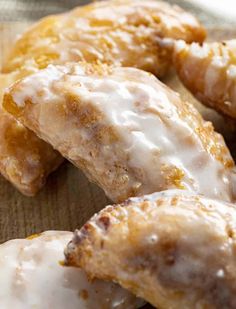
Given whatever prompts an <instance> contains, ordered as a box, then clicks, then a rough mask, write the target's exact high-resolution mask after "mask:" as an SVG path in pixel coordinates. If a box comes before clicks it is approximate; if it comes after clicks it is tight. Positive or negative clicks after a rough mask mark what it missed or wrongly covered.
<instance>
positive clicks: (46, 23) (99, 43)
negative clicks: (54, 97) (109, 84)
mask: <svg viewBox="0 0 236 309" xmlns="http://www.w3.org/2000/svg"><path fill="white" fill-rule="evenodd" d="M163 37H169V38H174V39H183V40H185V41H186V42H193V41H197V42H202V41H203V40H204V38H205V30H204V28H203V27H202V26H201V25H200V23H199V22H198V21H197V19H196V18H195V17H194V16H192V15H191V14H189V13H187V12H185V11H183V10H182V9H180V8H178V7H177V6H170V5H169V4H167V3H164V2H158V1H153V0H148V1H147V0H145V1H142V0H114V1H101V2H96V3H93V4H90V5H87V6H84V7H78V8H76V9H74V10H72V11H71V12H69V13H65V14H61V15H56V16H49V17H46V18H44V19H43V20H42V21H40V22H39V23H37V24H36V25H34V26H33V27H32V28H31V29H30V30H28V31H27V32H26V33H25V34H23V35H22V37H21V38H20V39H19V40H18V41H17V42H16V44H15V46H14V48H13V50H12V52H11V54H10V56H9V58H8V60H7V61H6V63H5V65H4V67H3V70H4V72H10V71H14V70H16V69H21V70H22V69H24V70H28V69H30V68H37V69H42V68H45V67H46V66H47V65H48V64H50V63H54V64H61V63H62V64H63V63H65V62H68V61H82V60H83V61H87V62H97V61H99V62H103V63H107V64H112V65H115V64H117V65H122V66H129V67H137V68H140V69H144V70H146V71H150V72H152V73H155V74H156V75H158V76H163V75H164V73H165V72H166V70H167V68H168V66H169V65H170V63H171V54H170V51H169V50H168V49H166V48H163V47H160V46H159V44H157V41H158V38H163ZM36 38H37V39H36Z"/></svg>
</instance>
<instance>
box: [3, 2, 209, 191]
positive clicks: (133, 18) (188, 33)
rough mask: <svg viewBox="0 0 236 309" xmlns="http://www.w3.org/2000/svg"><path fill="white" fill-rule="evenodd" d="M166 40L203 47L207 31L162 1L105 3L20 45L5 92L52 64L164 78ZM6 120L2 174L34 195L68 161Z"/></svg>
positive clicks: (59, 19) (41, 27)
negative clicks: (107, 67) (99, 65)
mask: <svg viewBox="0 0 236 309" xmlns="http://www.w3.org/2000/svg"><path fill="white" fill-rule="evenodd" d="M162 37H171V38H175V39H183V40H186V41H187V42H192V41H199V42H202V41H203V39H204V37H205V30H204V28H203V27H202V26H201V25H200V24H199V22H198V21H197V20H196V18H195V17H193V16H192V15H191V14H188V13H187V12H185V11H183V10H181V9H180V8H178V7H176V6H170V5H168V4H166V3H163V2H157V1H141V0H114V1H109V2H108V1H103V2H99V3H93V4H90V5H88V6H84V7H78V8H76V9H75V10H73V11H71V12H69V13H65V14H61V15H57V16H50V17H46V18H44V19H43V20H42V21H40V22H39V23H37V24H36V25H34V26H33V27H31V29H30V30H28V31H27V32H26V33H24V34H23V35H22V36H21V38H20V39H19V40H18V41H17V42H16V44H15V46H14V47H13V50H12V52H11V54H10V56H9V58H8V60H7V61H6V62H5V64H4V66H3V72H5V73H10V72H11V73H10V74H2V75H1V76H0V85H1V89H2V90H3V89H4V88H5V87H6V86H9V85H10V83H11V81H15V80H17V79H19V78H20V77H22V76H25V75H30V74H31V73H32V72H35V71H36V70H38V69H42V68H45V67H46V66H47V65H48V64H49V63H65V62H68V61H78V60H86V61H89V62H105V63H110V64H112V65H123V66H128V65H129V66H136V67H140V68H142V69H145V70H147V71H151V72H154V73H155V74H157V75H158V76H162V75H163V74H164V73H165V72H166V70H167V68H168V66H169V64H170V58H171V56H170V55H171V54H170V51H169V50H168V49H167V48H164V47H159V45H158V44H157V41H158V39H161V38H162ZM0 92H1V90H0ZM0 102H1V93H0ZM0 121H1V134H0V152H1V156H0V172H1V173H2V174H3V175H4V176H5V177H6V178H7V179H8V180H10V181H11V182H12V183H13V184H14V185H15V186H16V187H17V188H18V189H19V190H20V191H21V192H22V193H24V194H26V195H34V194H35V193H36V192H37V191H38V190H39V189H40V188H41V187H42V185H43V183H44V182H45V179H46V176H47V175H48V174H49V173H50V172H51V171H52V170H54V169H56V168H57V166H58V165H59V164H60V163H61V162H62V158H61V157H60V156H59V155H58V154H57V153H56V152H55V151H53V150H52V149H51V147H50V146H48V145H46V143H44V142H42V141H40V140H39V139H38V138H37V137H36V136H34V134H32V133H31V132H30V131H28V130H27V129H26V128H24V127H23V125H21V124H20V123H19V122H16V121H14V120H13V117H10V116H9V115H8V114H6V113H3V112H2V110H0Z"/></svg>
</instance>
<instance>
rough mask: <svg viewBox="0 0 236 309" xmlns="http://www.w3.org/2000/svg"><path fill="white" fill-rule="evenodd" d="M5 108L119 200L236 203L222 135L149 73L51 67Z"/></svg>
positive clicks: (15, 89)
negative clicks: (191, 198)
mask: <svg viewBox="0 0 236 309" xmlns="http://www.w3.org/2000/svg"><path fill="white" fill-rule="evenodd" d="M3 105H4V108H5V109H6V110H7V111H8V112H10V113H12V114H13V115H14V117H17V118H18V119H19V120H20V121H21V122H22V123H23V124H24V125H26V126H27V127H28V128H29V129H31V130H33V131H34V132H35V133H36V134H37V135H38V136H39V137H41V138H43V139H44V140H45V141H47V142H48V143H50V144H51V145H53V147H54V148H55V149H57V150H58V151H59V152H60V153H61V154H62V155H63V156H65V157H66V158H68V159H69V160H70V161H71V162H73V163H74V164H75V165H76V166H77V167H79V168H81V169H82V170H83V171H84V172H85V173H86V175H87V176H88V177H89V179H90V180H92V181H93V182H95V183H97V184H98V185H99V186H100V187H101V188H103V189H104V191H105V192H106V194H107V195H108V196H109V197H110V198H111V199H112V200H113V201H123V200H125V199H126V198H128V197H130V196H137V195H143V194H147V193H151V192H156V191H161V190H165V189H169V188H180V189H188V190H192V191H196V192H198V193H202V194H206V195H207V196H210V197H214V198H216V197H217V198H220V199H223V200H227V201H232V200H235V196H234V190H233V184H232V181H231V177H232V172H233V168H234V162H233V160H232V158H231V156H230V153H229V151H228V149H227V147H226V145H225V143H224V140H223V138H222V136H221V135H220V134H217V133H216V132H215V131H214V129H213V126H212V124H211V123H209V122H205V121H204V120H203V119H202V117H201V115H200V114H199V113H198V112H197V110H196V109H195V108H194V107H193V106H192V105H190V104H188V103H186V102H184V101H183V100H182V99H181V98H180V97H179V95H178V94H177V93H175V92H173V91H172V90H171V89H169V88H168V87H166V86H165V85H164V84H162V83H161V82H160V81H158V80H157V79H156V78H155V77H154V76H153V75H151V74H150V73H146V72H144V71H141V70H138V69H134V68H117V67H113V68H110V67H108V66H107V65H102V64H99V65H94V64H86V63H80V64H70V65H66V66H53V65H51V66H49V67H48V68H47V69H45V70H41V71H39V72H37V73H35V74H33V75H32V76H29V77H27V78H25V79H23V80H21V81H19V82H17V83H16V84H15V85H13V86H12V87H11V88H10V89H9V91H8V92H7V93H6V94H5V98H4V103H3ZM209 174H210V175H211V182H210V183H209V181H208V176H209Z"/></svg>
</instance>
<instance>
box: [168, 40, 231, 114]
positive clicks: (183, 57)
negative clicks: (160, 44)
mask: <svg viewBox="0 0 236 309" xmlns="http://www.w3.org/2000/svg"><path fill="white" fill-rule="evenodd" d="M235 55H236V40H231V41H225V42H214V43H204V44H202V45H199V44H197V43H193V44H190V45H188V44H186V43H185V42H183V41H179V42H177V43H176V46H175V54H174V64H175V67H176V69H177V72H178V75H179V77H180V79H181V81H182V82H183V83H184V85H185V86H186V87H187V89H189V90H190V91H191V92H192V93H193V94H194V95H195V96H196V97H197V98H198V99H199V100H200V101H201V102H202V103H204V104H206V105H207V106H210V107H212V108H214V109H216V110H218V111H219V112H221V113H223V114H225V115H228V116H230V117H232V118H236V56H235Z"/></svg>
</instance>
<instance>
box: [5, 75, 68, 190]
mask: <svg viewBox="0 0 236 309" xmlns="http://www.w3.org/2000/svg"><path fill="white" fill-rule="evenodd" d="M19 77H21V76H20V74H19V73H14V72H13V73H10V74H0V101H1V100H2V92H3V91H4V89H5V87H7V86H9V85H10V84H12V83H13V82H14V81H16V80H17V79H18V78H19ZM62 161H63V158H62V157H61V156H60V155H59V153H58V152H57V151H55V150H54V149H53V148H52V147H51V146H50V145H48V144H47V143H45V142H44V141H42V140H41V139H39V138H38V137H37V136H36V135H35V134H34V133H33V132H31V131H30V130H28V129H27V128H26V127H24V126H23V125H22V124H21V123H20V122H19V121H17V120H16V119H15V118H14V117H13V116H12V115H11V114H9V113H7V112H6V111H4V110H3V109H2V107H0V173H1V174H2V175H3V176H4V177H5V178H6V179H7V180H9V181H10V182H11V183H12V184H13V185H14V186H15V187H16V188H17V189H18V190H19V191H20V192H21V193H23V194H25V195H28V196H32V195H34V194H36V193H37V192H38V191H39V190H40V189H41V188H42V186H43V185H44V183H45V181H46V178H47V176H48V174H50V173H51V172H52V171H53V170H55V169H56V168H57V167H58V166H59V165H60V164H61V162H62Z"/></svg>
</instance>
